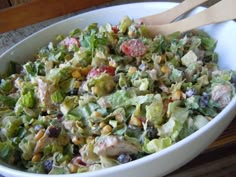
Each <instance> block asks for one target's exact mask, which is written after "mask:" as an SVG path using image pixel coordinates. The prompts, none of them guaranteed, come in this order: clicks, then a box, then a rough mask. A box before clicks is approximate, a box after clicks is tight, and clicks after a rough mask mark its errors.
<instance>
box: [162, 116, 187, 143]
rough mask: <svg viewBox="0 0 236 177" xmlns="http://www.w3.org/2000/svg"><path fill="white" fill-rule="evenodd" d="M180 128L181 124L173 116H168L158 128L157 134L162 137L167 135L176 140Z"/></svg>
mask: <svg viewBox="0 0 236 177" xmlns="http://www.w3.org/2000/svg"><path fill="white" fill-rule="evenodd" d="M182 128H183V124H181V123H180V122H179V121H177V120H175V119H174V118H170V119H169V120H168V121H167V122H166V123H165V124H163V125H162V126H161V127H159V128H158V135H159V136H160V137H162V138H164V137H169V138H171V139H172V140H173V141H176V139H177V137H178V136H179V134H180V131H181V129H182Z"/></svg>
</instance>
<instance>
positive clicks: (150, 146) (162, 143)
mask: <svg viewBox="0 0 236 177" xmlns="http://www.w3.org/2000/svg"><path fill="white" fill-rule="evenodd" d="M170 145H172V140H171V138H169V137H165V138H158V139H153V140H151V141H149V140H148V139H145V142H144V146H143V149H144V151H145V152H147V153H155V152H158V151H161V150H163V149H165V148H167V147H169V146H170Z"/></svg>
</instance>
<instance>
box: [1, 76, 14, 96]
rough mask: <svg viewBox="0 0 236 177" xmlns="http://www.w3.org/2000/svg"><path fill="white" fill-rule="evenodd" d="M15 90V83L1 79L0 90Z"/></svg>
mask: <svg viewBox="0 0 236 177" xmlns="http://www.w3.org/2000/svg"><path fill="white" fill-rule="evenodd" d="M12 88H13V82H12V81H11V80H9V79H1V84H0V89H1V90H2V91H4V92H7V93H8V92H9V91H11V89H12Z"/></svg>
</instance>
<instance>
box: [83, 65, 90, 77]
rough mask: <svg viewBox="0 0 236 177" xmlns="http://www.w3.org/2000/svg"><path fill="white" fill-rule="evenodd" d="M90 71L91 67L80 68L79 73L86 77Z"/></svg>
mask: <svg viewBox="0 0 236 177" xmlns="http://www.w3.org/2000/svg"><path fill="white" fill-rule="evenodd" d="M91 69H92V66H90V65H89V66H87V67H84V68H80V72H81V74H82V75H83V76H87V74H88V73H89V71H90V70H91Z"/></svg>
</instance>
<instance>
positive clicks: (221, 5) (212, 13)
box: [147, 0, 236, 36]
mask: <svg viewBox="0 0 236 177" xmlns="http://www.w3.org/2000/svg"><path fill="white" fill-rule="evenodd" d="M235 7H236V0H222V1H220V2H218V3H216V4H215V5H213V6H211V7H209V8H208V9H205V10H203V11H202V12H199V13H197V14H195V15H193V16H191V17H188V18H185V19H183V20H180V21H177V22H173V23H169V24H164V25H147V28H148V31H149V34H150V36H155V35H157V34H163V35H168V34H171V33H174V32H177V31H179V32H186V31H189V30H192V29H195V28H199V27H201V26H205V25H208V24H214V23H219V22H224V21H228V20H233V19H236V8H235Z"/></svg>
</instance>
